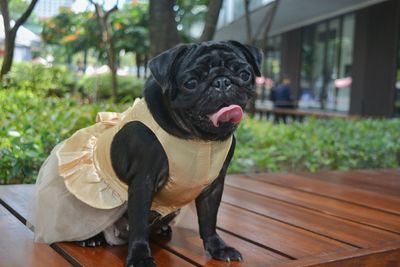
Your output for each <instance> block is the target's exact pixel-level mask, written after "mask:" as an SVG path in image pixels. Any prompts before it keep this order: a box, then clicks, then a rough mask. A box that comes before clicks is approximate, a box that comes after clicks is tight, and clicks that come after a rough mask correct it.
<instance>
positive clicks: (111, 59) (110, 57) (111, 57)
mask: <svg viewBox="0 0 400 267" xmlns="http://www.w3.org/2000/svg"><path fill="white" fill-rule="evenodd" d="M89 1H90V2H91V3H92V4H93V5H94V7H95V10H96V16H97V20H98V21H99V23H100V26H101V31H102V34H101V39H102V41H103V42H104V44H105V46H106V52H107V61H108V67H109V68H110V72H111V98H112V100H113V102H116V101H117V88H118V80H117V65H116V63H117V62H116V52H115V47H114V42H113V40H112V38H111V25H110V24H109V23H108V22H107V19H108V16H109V15H110V14H111V13H112V12H114V11H116V10H118V7H117V6H114V7H113V8H112V9H110V10H108V11H107V12H105V13H104V10H103V8H102V7H101V6H100V5H99V4H97V3H94V2H93V1H91V0H89Z"/></svg>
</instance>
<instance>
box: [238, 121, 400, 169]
mask: <svg viewBox="0 0 400 267" xmlns="http://www.w3.org/2000/svg"><path fill="white" fill-rule="evenodd" d="M399 129H400V119H387V120H372V119H359V120H341V119H335V120H317V119H310V120H308V121H306V122H304V123H293V124H289V125H284V124H280V125H274V124H272V123H270V122H266V121H256V120H252V119H248V118H247V119H246V120H244V122H242V123H241V125H240V126H239V129H238V131H237V133H236V137H237V146H236V151H235V155H234V159H233V162H232V164H231V166H230V172H261V171H273V172H277V171H312V172H314V171H317V170H349V169H366V168H397V167H399V166H400V142H399V140H400V131H399Z"/></svg>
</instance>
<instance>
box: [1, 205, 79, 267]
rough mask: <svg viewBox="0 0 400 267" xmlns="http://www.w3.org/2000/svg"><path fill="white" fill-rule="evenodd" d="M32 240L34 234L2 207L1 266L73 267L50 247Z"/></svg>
mask: <svg viewBox="0 0 400 267" xmlns="http://www.w3.org/2000/svg"><path fill="white" fill-rule="evenodd" d="M32 240H33V233H32V232H31V231H30V230H29V229H28V228H27V227H25V225H23V224H22V223H21V222H20V221H19V220H18V219H17V218H15V217H14V216H13V215H12V214H11V213H10V212H9V211H8V210H6V209H5V208H4V207H3V206H2V205H0V266H4V267H14V266H15V267H19V266H43V267H44V266H57V267H64V266H71V264H69V263H68V262H67V261H66V260H65V259H64V258H63V257H61V256H60V255H59V254H57V252H55V251H54V250H53V249H52V248H51V247H50V246H48V245H46V244H41V243H34V242H33V241H32Z"/></svg>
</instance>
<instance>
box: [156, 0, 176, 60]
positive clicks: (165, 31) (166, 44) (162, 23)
mask: <svg viewBox="0 0 400 267" xmlns="http://www.w3.org/2000/svg"><path fill="white" fill-rule="evenodd" d="M174 5H175V0H163V1H160V0H150V19H149V31H150V55H151V57H154V56H156V55H158V54H160V53H161V52H163V51H165V50H167V49H169V48H171V47H173V46H175V45H177V44H178V43H179V42H180V37H179V33H178V30H177V28H176V21H175V16H176V14H175V11H174V9H173V8H174Z"/></svg>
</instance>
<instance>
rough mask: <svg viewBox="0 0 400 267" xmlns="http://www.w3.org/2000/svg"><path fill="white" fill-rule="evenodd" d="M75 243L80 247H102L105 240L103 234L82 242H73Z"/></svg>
mask: <svg viewBox="0 0 400 267" xmlns="http://www.w3.org/2000/svg"><path fill="white" fill-rule="evenodd" d="M75 243H76V244H77V245H79V246H81V247H98V246H101V245H104V244H105V243H106V240H105V238H104V235H103V233H99V234H97V235H95V236H93V237H91V238H88V239H86V240H82V241H75Z"/></svg>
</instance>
